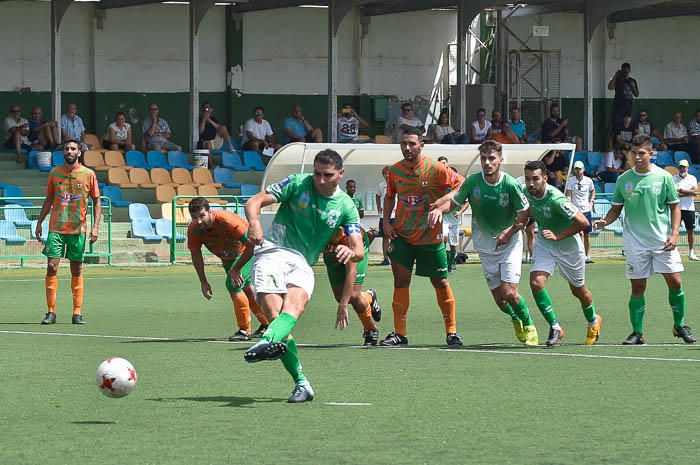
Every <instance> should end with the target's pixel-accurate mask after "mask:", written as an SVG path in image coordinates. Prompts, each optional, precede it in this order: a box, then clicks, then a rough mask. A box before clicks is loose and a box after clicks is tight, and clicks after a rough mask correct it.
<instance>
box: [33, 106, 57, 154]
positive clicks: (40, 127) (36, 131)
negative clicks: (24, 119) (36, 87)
mask: <svg viewBox="0 0 700 465" xmlns="http://www.w3.org/2000/svg"><path fill="white" fill-rule="evenodd" d="M41 116H42V111H41V107H34V109H33V110H32V118H31V119H30V120H29V136H28V137H29V145H31V146H32V150H44V149H46V150H53V149H55V148H56V147H57V146H58V143H59V141H60V140H61V137H60V135H59V133H58V123H57V122H56V121H44V120H43V119H42V118H41Z"/></svg>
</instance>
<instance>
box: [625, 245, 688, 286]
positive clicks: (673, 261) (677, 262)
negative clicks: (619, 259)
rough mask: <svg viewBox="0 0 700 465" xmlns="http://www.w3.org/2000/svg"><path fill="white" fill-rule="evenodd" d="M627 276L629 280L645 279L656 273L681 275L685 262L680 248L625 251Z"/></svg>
mask: <svg viewBox="0 0 700 465" xmlns="http://www.w3.org/2000/svg"><path fill="white" fill-rule="evenodd" d="M625 262H626V263H627V267H626V273H625V274H626V275H627V278H629V279H645V278H648V277H649V276H651V275H653V274H654V273H664V274H665V273H680V272H681V271H683V262H682V261H681V254H680V253H679V252H678V248H675V249H673V250H670V251H664V250H625Z"/></svg>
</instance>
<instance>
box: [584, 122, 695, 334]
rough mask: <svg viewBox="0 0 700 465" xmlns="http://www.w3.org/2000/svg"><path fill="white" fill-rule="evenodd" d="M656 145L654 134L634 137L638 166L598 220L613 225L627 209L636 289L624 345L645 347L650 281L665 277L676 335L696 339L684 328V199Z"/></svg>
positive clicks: (625, 241) (628, 254)
mask: <svg viewBox="0 0 700 465" xmlns="http://www.w3.org/2000/svg"><path fill="white" fill-rule="evenodd" d="M651 154H652V142H651V139H650V138H649V136H646V135H641V134H640V135H637V136H635V137H634V138H633V139H632V159H633V160H634V168H633V169H631V170H628V171H626V172H624V173H623V174H622V175H620V177H619V178H617V181H616V182H615V191H614V193H613V199H612V207H611V208H610V211H608V213H607V215H605V218H603V219H602V220H598V221H594V222H593V227H594V228H595V229H601V228H603V227H605V226H606V225H608V224H611V223H613V222H614V221H615V220H616V219H617V218H618V217H619V216H620V214H621V213H622V209H623V208H624V209H625V218H624V221H623V228H622V249H623V250H624V252H625V261H626V264H627V267H626V268H627V270H626V274H627V278H629V280H630V283H631V286H632V295H631V296H630V300H629V304H628V307H629V313H630V321H631V323H632V333H631V334H630V335H629V336H627V339H625V341H624V342H623V344H625V345H637V344H639V345H641V344H646V341H645V340H644V324H643V321H644V312H645V311H646V300H645V298H644V292H645V291H646V288H647V279H648V278H649V276H651V275H653V274H654V273H661V274H662V275H663V277H664V280H665V281H666V285H667V286H668V303H669V305H671V310H672V311H673V330H672V331H673V335H674V336H675V337H678V338H681V339H682V340H683V342H685V343H686V344H693V343H694V342H696V341H697V339H696V338H695V336H694V335H693V333H692V332H691V331H690V328H689V327H687V326H686V325H685V292H684V291H683V283H682V279H681V272H682V271H683V262H682V261H681V255H680V253H678V248H677V247H676V244H677V243H678V229H679V228H680V224H681V210H680V206H679V202H680V199H679V197H678V192H677V191H676V186H675V183H674V182H673V176H671V174H670V173H668V172H667V171H665V170H662V169H661V168H659V167H658V166H656V165H653V164H651Z"/></svg>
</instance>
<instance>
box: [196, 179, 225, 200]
mask: <svg viewBox="0 0 700 465" xmlns="http://www.w3.org/2000/svg"><path fill="white" fill-rule="evenodd" d="M199 195H200V196H202V197H207V196H210V195H212V196H218V195H219V191H218V190H217V189H216V187H214V186H212V185H209V184H205V185H203V186H199ZM207 200H208V201H209V203H218V204H219V205H226V204H227V203H228V201H227V200H225V199H217V198H216V197H207Z"/></svg>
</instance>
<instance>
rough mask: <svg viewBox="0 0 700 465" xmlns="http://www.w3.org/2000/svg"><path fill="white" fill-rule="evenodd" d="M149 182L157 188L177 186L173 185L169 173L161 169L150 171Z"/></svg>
mask: <svg viewBox="0 0 700 465" xmlns="http://www.w3.org/2000/svg"><path fill="white" fill-rule="evenodd" d="M151 182H152V183H153V184H156V185H158V186H163V185H168V186H173V187H175V186H177V184H176V183H174V182H173V180H172V178H171V177H170V173H168V170H166V169H163V168H153V169H152V170H151Z"/></svg>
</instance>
